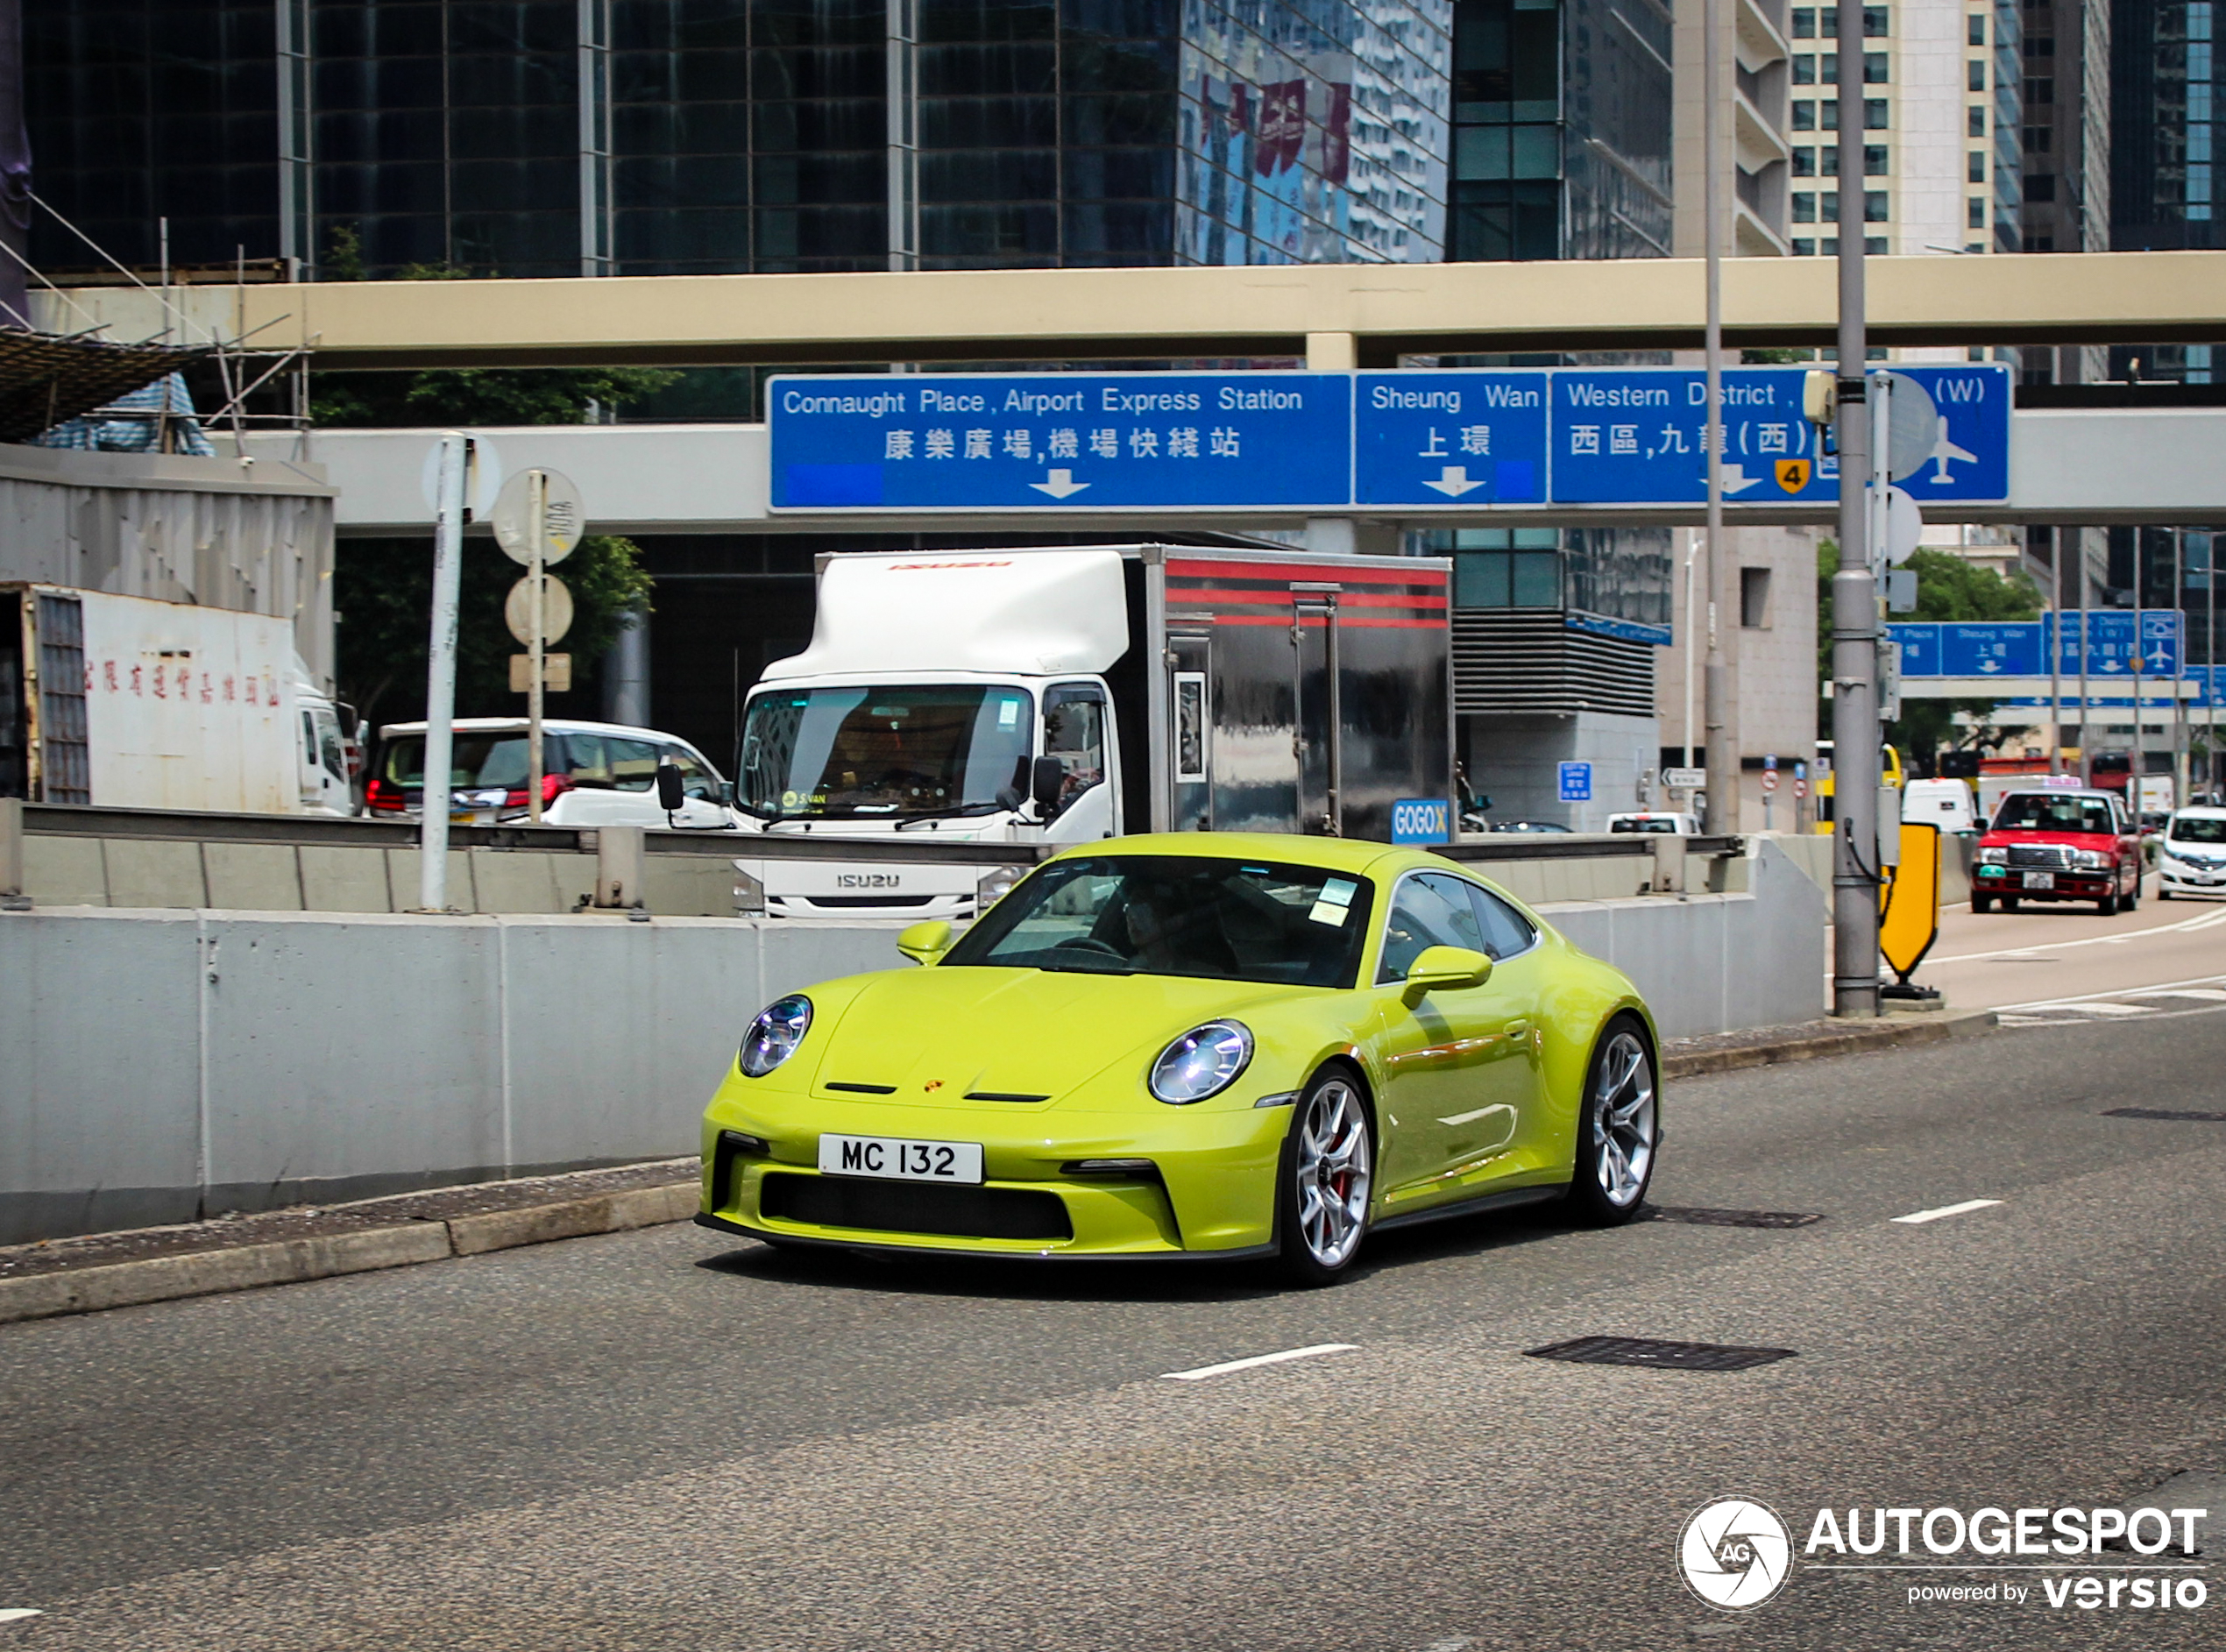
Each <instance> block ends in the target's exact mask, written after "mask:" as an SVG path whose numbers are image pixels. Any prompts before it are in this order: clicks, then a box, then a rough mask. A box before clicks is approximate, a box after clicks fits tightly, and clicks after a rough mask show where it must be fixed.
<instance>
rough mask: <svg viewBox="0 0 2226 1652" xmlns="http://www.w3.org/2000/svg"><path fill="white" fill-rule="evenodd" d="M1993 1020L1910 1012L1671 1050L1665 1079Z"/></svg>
mask: <svg viewBox="0 0 2226 1652" xmlns="http://www.w3.org/2000/svg"><path fill="white" fill-rule="evenodd" d="M1993 1025H1995V1015H1994V1011H1993V1010H1974V1011H1973V1012H1971V1013H1970V1014H1967V1015H1950V1016H1939V1015H1935V1016H1925V1017H1914V1016H1912V1017H1910V1018H1908V1019H1906V1020H1889V1021H1882V1022H1878V1023H1875V1024H1873V1025H1868V1026H1849V1027H1845V1028H1839V1027H1835V1028H1833V1030H1832V1031H1830V1032H1817V1033H1811V1034H1808V1035H1805V1036H1804V1037H1801V1038H1795V1039H1782V1040H1780V1041H1779V1042H1777V1043H1775V1044H1749V1045H1737V1046H1731V1047H1729V1048H1726V1049H1719V1050H1686V1051H1683V1052H1673V1053H1670V1054H1668V1055H1665V1056H1663V1057H1662V1077H1663V1078H1665V1079H1673V1078H1699V1077H1702V1076H1704V1075H1705V1074H1712V1073H1734V1072H1738V1071H1740V1069H1741V1068H1744V1067H1776V1066H1779V1065H1780V1064H1782V1063H1784V1062H1788V1061H1820V1060H1825V1059H1826V1058H1827V1057H1830V1056H1835V1055H1866V1054H1868V1053H1871V1052H1873V1051H1876V1050H1901V1049H1909V1048H1911V1047H1913V1046H1920V1045H1926V1044H1945V1043H1946V1042H1947V1041H1948V1040H1949V1039H1955V1038H1967V1037H1968V1036H1970V1035H1971V1034H1972V1033H1974V1032H1985V1031H1987V1030H1988V1029H1989V1028H1991V1027H1992V1026H1993Z"/></svg>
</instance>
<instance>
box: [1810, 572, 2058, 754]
mask: <svg viewBox="0 0 2226 1652" xmlns="http://www.w3.org/2000/svg"><path fill="white" fill-rule="evenodd" d="M1904 565H1905V566H1907V567H1909V568H1911V569H1914V570H1915V571H1916V573H1917V609H1916V612H1915V613H1898V614H1896V615H1894V616H1893V618H1894V619H1895V620H1952V621H1969V622H1974V623H1982V622H1986V621H1989V620H2036V619H2038V618H2039V617H2040V610H2041V595H2040V592H2039V590H2038V588H2037V587H2036V586H2035V585H2033V583H2032V582H2031V580H2029V579H2026V578H2024V577H2023V576H2018V577H2017V578H2008V579H2005V578H2003V577H2002V576H2001V575H2000V574H1998V573H1996V572H1995V571H1993V570H1992V569H1989V568H1981V567H1980V566H1979V565H1978V564H1976V563H1970V562H1966V561H1965V560H1964V559H1963V558H1962V557H1958V556H1956V555H1955V554H1954V553H1953V552H1952V551H1946V550H1930V549H1925V550H1918V551H1915V552H1912V553H1911V556H1910V559H1909V561H1908V563H1907V564H1904ZM1839 571H1840V547H1839V544H1838V543H1837V542H1835V541H1833V540H1829V539H1827V540H1825V541H1823V542H1820V543H1819V544H1818V548H1817V652H1818V662H1817V680H1818V682H1819V683H1825V682H1829V681H1830V680H1831V677H1832V577H1833V575H1834V574H1835V573H1837V572H1839ZM1995 705H1996V702H1995V701H1993V700H1990V699H1918V698H1911V697H1909V696H1906V695H1904V696H1903V699H1902V714H1901V717H1900V718H1899V719H1898V720H1896V721H1895V722H1892V723H1889V724H1888V725H1887V726H1886V738H1887V739H1888V740H1889V741H1891V742H1892V743H1893V744H1894V745H1895V746H1896V747H1898V748H1900V749H1901V750H1902V751H1903V753H1904V754H1905V755H1908V756H1909V757H1911V759H1913V760H1914V761H1915V762H1918V764H1919V765H1921V766H1922V767H1924V768H1925V769H1930V768H1931V767H1932V762H1933V761H1934V759H1935V756H1936V754H1938V753H1939V752H1940V751H1941V750H1943V749H1948V748H1955V747H1958V746H1963V745H1973V746H1989V745H1999V744H2000V743H2001V738H2002V737H2001V732H2000V730H1999V729H1997V728H1996V727H1992V726H1991V725H1990V724H1989V719H1990V718H1991V717H1992V716H1993V715H1994V711H1995ZM1958 712H1967V713H1970V715H1971V718H1972V728H1971V730H1970V732H1969V734H1963V733H1961V732H1960V731H1959V730H1958V729H1957V727H1956V724H1955V714H1956V713H1958ZM1818 735H1819V736H1820V737H1821V738H1824V739H1830V738H1831V736H1832V702H1831V701H1830V700H1828V699H1821V698H1820V699H1819V700H1818Z"/></svg>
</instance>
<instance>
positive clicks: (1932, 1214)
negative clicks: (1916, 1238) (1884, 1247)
mask: <svg viewBox="0 0 2226 1652" xmlns="http://www.w3.org/2000/svg"><path fill="white" fill-rule="evenodd" d="M2001 1202H2002V1201H2001V1200H1999V1199H1966V1200H1965V1201H1964V1202H1962V1203H1961V1204H1944V1205H1942V1206H1941V1207H1940V1208H1939V1209H1937V1210H1912V1211H1911V1212H1910V1213H1909V1214H1908V1215H1907V1216H1896V1217H1894V1218H1893V1220H1895V1221H1896V1222H1905V1223H1909V1224H1910V1225H1911V1227H1915V1226H1916V1225H1917V1224H1918V1223H1920V1222H1938V1221H1939V1219H1940V1218H1941V1217H1942V1216H1962V1215H1964V1214H1966V1213H1967V1212H1969V1211H1973V1210H1984V1209H1987V1207H1988V1206H1989V1205H1997V1204H2000V1203H2001Z"/></svg>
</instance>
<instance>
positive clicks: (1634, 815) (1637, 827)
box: [1607, 809, 1700, 838]
mask: <svg viewBox="0 0 2226 1652" xmlns="http://www.w3.org/2000/svg"><path fill="white" fill-rule="evenodd" d="M1607 829H1608V830H1609V831H1611V832H1649V833H1656V834H1658V835H1660V836H1662V837H1677V838H1697V837H1698V836H1699V835H1700V817H1699V816H1698V815H1693V814H1679V813H1676V812H1671V811H1669V810H1663V809H1644V810H1634V811H1633V812H1629V813H1627V814H1612V815H1610V816H1608V818H1607Z"/></svg>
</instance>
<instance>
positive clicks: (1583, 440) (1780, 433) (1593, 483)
mask: <svg viewBox="0 0 2226 1652" xmlns="http://www.w3.org/2000/svg"><path fill="white" fill-rule="evenodd" d="M1553 379H1554V402H1553V418H1554V427H1553V496H1554V500H1555V502H1556V503H1557V504H1566V505H1613V504H1628V505H1646V504H1655V503H1674V504H1699V503H1702V502H1704V501H1705V500H1706V499H1707V497H1708V460H1707V457H1706V455H1705V452H1704V451H1703V450H1702V446H1701V437H1702V432H1703V428H1704V427H1705V424H1706V423H1707V406H1708V379H1707V375H1706V374H1705V373H1703V372H1698V371H1695V370H1691V369H1687V368H1682V367H1626V368H1614V369H1606V370H1599V371H1589V370H1573V369H1569V368H1563V370H1561V371H1560V372H1556V373H1555V374H1554V376H1553ZM1801 379H1802V373H1801V370H1800V369H1797V368H1796V369H1793V370H1790V371H1788V370H1787V369H1784V368H1740V369H1734V370H1733V371H1732V372H1726V374H1725V375H1724V497H1725V499H1726V500H1733V501H1735V502H1737V503H1740V504H1752V503H1755V502H1756V501H1758V500H1770V501H1773V502H1783V501H1786V500H1803V501H1808V502H1816V501H1825V500H1833V499H1835V498H1837V497H1838V496H1839V493H1838V490H1839V470H1838V461H1837V460H1834V459H1829V458H1819V456H1818V452H1817V432H1816V427H1815V426H1813V425H1811V424H1810V423H1809V422H1808V421H1807V420H1805V419H1804V418H1803V417H1802V416H1801Z"/></svg>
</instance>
